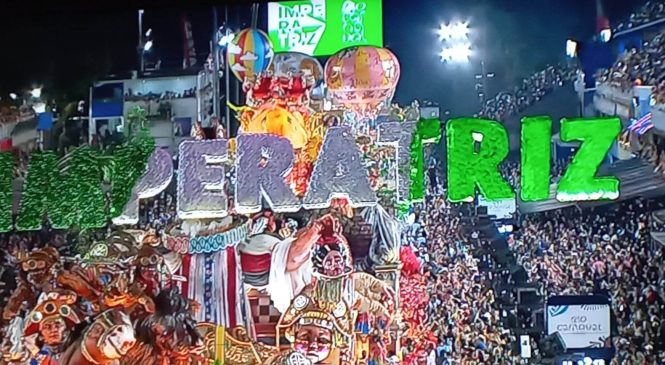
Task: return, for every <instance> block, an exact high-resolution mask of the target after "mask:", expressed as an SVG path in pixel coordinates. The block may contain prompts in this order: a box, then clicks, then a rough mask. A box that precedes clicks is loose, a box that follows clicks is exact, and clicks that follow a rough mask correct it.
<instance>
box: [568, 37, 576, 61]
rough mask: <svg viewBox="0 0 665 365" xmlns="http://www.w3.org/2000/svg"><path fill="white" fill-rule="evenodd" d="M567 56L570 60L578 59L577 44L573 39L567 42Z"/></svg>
mask: <svg viewBox="0 0 665 365" xmlns="http://www.w3.org/2000/svg"><path fill="white" fill-rule="evenodd" d="M566 56H568V57H570V58H574V57H577V42H575V41H574V40H572V39H569V40H567V41H566Z"/></svg>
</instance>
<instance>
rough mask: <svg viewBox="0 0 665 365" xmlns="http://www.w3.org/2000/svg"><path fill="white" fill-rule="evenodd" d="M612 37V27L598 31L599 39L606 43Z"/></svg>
mask: <svg viewBox="0 0 665 365" xmlns="http://www.w3.org/2000/svg"><path fill="white" fill-rule="evenodd" d="M610 39H612V29H610V28H606V29H603V30H601V31H600V40H601V41H603V42H605V43H607V42H609V41H610Z"/></svg>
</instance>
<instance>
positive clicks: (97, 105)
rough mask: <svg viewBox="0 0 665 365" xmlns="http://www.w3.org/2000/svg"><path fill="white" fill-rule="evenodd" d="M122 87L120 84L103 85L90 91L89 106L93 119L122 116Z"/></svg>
mask: <svg viewBox="0 0 665 365" xmlns="http://www.w3.org/2000/svg"><path fill="white" fill-rule="evenodd" d="M123 93H124V85H123V83H122V82H116V83H111V84H103V85H100V86H96V87H94V88H93V89H92V102H91V105H90V108H91V114H92V117H93V118H110V117H122V116H123V109H124V108H123V103H124V97H123Z"/></svg>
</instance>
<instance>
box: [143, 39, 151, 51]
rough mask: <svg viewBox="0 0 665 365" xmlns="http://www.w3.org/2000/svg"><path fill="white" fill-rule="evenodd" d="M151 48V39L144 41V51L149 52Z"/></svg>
mask: <svg viewBox="0 0 665 365" xmlns="http://www.w3.org/2000/svg"><path fill="white" fill-rule="evenodd" d="M151 48H152V41H147V42H145V45H144V46H143V51H144V52H149V51H150V49H151Z"/></svg>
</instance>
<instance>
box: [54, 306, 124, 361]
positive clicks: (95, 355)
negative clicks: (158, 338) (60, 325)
mask: <svg viewBox="0 0 665 365" xmlns="http://www.w3.org/2000/svg"><path fill="white" fill-rule="evenodd" d="M72 337H78V338H76V339H75V340H74V341H73V342H72V343H71V344H70V345H69V346H68V347H67V349H66V350H65V352H64V353H63V354H62V355H61V357H60V360H59V365H118V364H120V359H121V358H123V357H125V356H126V355H127V353H128V352H129V350H131V349H132V348H133V347H134V345H135V344H136V336H135V332H134V327H133V326H132V322H131V320H130V319H129V316H128V315H127V314H126V313H125V312H124V311H122V310H120V309H111V310H108V311H106V312H104V313H102V314H100V315H99V316H97V317H96V318H95V320H94V321H93V322H92V324H90V325H89V326H87V327H85V329H84V330H83V332H82V334H81V335H80V336H72Z"/></svg>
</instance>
